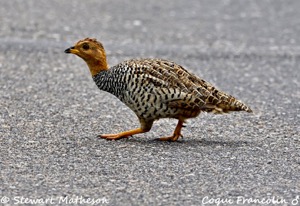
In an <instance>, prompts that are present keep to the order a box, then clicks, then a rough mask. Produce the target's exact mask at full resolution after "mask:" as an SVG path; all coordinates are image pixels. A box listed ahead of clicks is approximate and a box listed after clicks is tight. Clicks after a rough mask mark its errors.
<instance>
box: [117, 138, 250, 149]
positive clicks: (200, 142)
mask: <svg viewBox="0 0 300 206" xmlns="http://www.w3.org/2000/svg"><path fill="white" fill-rule="evenodd" d="M118 141H122V142H126V143H129V142H131V143H132V144H137V145H155V146H166V145H168V146H173V147H177V146H180V147H181V146H183V145H185V146H189V147H217V146H222V147H233V148H238V147H245V146H249V145H251V144H252V143H251V142H247V141H242V140H237V141H225V140H224V141H217V140H207V139H179V140H178V141H176V142H168V141H159V140H157V139H141V138H133V137H130V138H128V139H123V140H118Z"/></svg>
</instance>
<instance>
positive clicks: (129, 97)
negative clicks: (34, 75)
mask: <svg viewBox="0 0 300 206" xmlns="http://www.w3.org/2000/svg"><path fill="white" fill-rule="evenodd" d="M65 53H72V54H75V55H77V56H79V57H80V58H82V59H83V60H84V61H85V62H86V63H87V65H88V67H89V69H90V72H91V75H92V77H93V80H94V81H95V83H96V85H97V86H98V88H99V89H100V90H103V91H106V92H109V93H111V94H113V95H115V96H116V97H117V98H118V99H119V100H121V101H122V102H123V103H124V104H125V105H127V106H128V107H129V108H130V109H131V110H132V111H133V112H134V113H135V114H136V115H137V117H138V119H139V121H140V128H138V129H133V130H129V131H125V132H121V133H117V134H102V135H100V137H101V138H104V139H107V140H117V139H121V138H127V137H129V136H132V135H135V134H139V133H145V132H148V131H149V130H150V129H151V127H152V125H153V122H154V121H155V120H158V119H160V118H175V119H178V123H177V126H176V128H175V130H174V133H173V134H172V135H171V136H169V137H161V138H159V140H163V141H176V140H177V139H178V138H179V137H180V136H182V135H181V129H182V127H183V124H184V122H185V120H186V119H189V118H194V117H197V116H198V115H199V114H200V112H212V113H217V114H222V113H228V112H231V111H246V112H252V110H251V109H250V108H249V107H248V106H247V105H246V104H244V103H243V102H241V101H239V100H237V99H236V98H234V97H233V96H231V95H229V94H226V93H224V92H222V91H220V90H218V89H216V88H215V87H214V86H213V85H212V84H210V83H208V82H207V81H205V80H203V79H201V78H199V77H197V76H195V75H194V74H192V73H190V72H189V71H187V70H186V69H184V68H183V67H182V66H180V65H178V64H176V63H174V62H171V61H167V60H163V59H131V60H127V61H123V62H121V63H119V64H117V65H116V66H113V67H111V68H109V66H108V64H107V60H106V54H105V50H104V47H103V45H102V44H101V43H100V42H99V41H97V40H96V39H91V38H86V39H83V40H80V41H78V42H77V43H76V44H75V46H73V47H70V48H68V49H66V50H65Z"/></svg>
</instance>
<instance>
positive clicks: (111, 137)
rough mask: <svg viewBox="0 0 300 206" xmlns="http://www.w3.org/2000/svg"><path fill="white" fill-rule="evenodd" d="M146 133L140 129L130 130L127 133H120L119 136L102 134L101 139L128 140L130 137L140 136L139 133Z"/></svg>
mask: <svg viewBox="0 0 300 206" xmlns="http://www.w3.org/2000/svg"><path fill="white" fill-rule="evenodd" d="M144 132H146V131H145V130H143V129H142V128H138V129H133V130H128V131H125V132H120V133H117V134H101V135H99V137H101V138H103V139H107V140H117V139H122V138H127V137H129V136H132V135H135V134H139V133H144Z"/></svg>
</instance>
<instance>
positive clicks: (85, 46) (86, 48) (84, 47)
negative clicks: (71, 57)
mask: <svg viewBox="0 0 300 206" xmlns="http://www.w3.org/2000/svg"><path fill="white" fill-rule="evenodd" d="M82 48H83V49H84V50H88V49H89V48H90V46H89V45H88V44H86V43H85V44H83V45H82Z"/></svg>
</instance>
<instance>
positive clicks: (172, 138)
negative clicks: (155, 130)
mask: <svg viewBox="0 0 300 206" xmlns="http://www.w3.org/2000/svg"><path fill="white" fill-rule="evenodd" d="M183 123H184V120H181V119H179V121H178V123H177V126H176V128H175V130H174V133H173V135H172V136H170V137H161V138H158V140H160V141H170V142H175V141H177V139H178V138H179V137H182V135H181V129H182V127H183Z"/></svg>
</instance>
